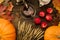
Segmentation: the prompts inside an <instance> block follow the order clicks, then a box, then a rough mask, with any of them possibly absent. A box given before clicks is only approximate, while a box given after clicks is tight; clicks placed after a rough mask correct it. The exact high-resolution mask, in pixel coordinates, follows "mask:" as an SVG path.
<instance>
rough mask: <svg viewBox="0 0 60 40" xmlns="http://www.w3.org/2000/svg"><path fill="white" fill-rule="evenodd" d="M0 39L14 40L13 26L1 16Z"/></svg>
mask: <svg viewBox="0 0 60 40" xmlns="http://www.w3.org/2000/svg"><path fill="white" fill-rule="evenodd" d="M0 40H16V32H15V28H14V26H13V25H12V24H11V23H10V22H9V21H8V20H5V19H3V18H0Z"/></svg>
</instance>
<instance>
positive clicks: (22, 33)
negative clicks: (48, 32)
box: [17, 21, 44, 40]
mask: <svg viewBox="0 0 60 40" xmlns="http://www.w3.org/2000/svg"><path fill="white" fill-rule="evenodd" d="M32 26H33V23H30V22H27V21H18V37H17V38H18V40H32V39H33V40H34V39H37V40H39V39H41V38H42V37H43V33H44V31H42V30H41V28H32Z"/></svg>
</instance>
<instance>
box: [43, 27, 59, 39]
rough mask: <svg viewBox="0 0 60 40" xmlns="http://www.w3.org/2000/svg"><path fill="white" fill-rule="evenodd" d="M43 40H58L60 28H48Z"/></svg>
mask: <svg viewBox="0 0 60 40" xmlns="http://www.w3.org/2000/svg"><path fill="white" fill-rule="evenodd" d="M44 40H60V26H51V27H48V28H47V29H46V31H45V33H44Z"/></svg>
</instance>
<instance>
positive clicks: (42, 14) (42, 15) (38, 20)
mask: <svg viewBox="0 0 60 40" xmlns="http://www.w3.org/2000/svg"><path fill="white" fill-rule="evenodd" d="M46 12H47V14H46V13H45V12H44V11H40V12H39V15H38V16H40V17H36V18H34V23H35V24H38V25H41V27H42V28H46V27H47V26H48V23H47V22H45V21H42V19H41V18H43V19H45V20H47V21H49V22H51V21H52V20H53V17H52V15H51V14H52V13H53V9H52V8H47V9H46Z"/></svg>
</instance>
